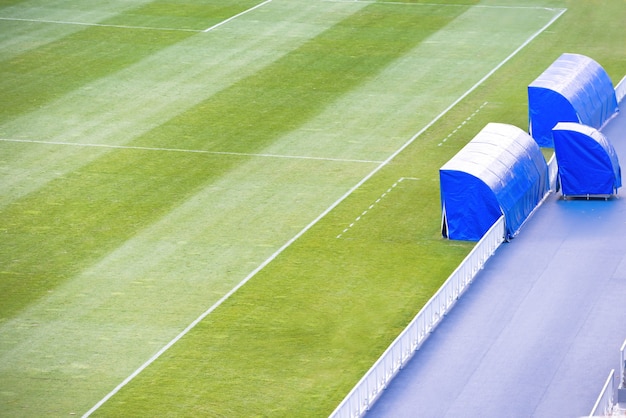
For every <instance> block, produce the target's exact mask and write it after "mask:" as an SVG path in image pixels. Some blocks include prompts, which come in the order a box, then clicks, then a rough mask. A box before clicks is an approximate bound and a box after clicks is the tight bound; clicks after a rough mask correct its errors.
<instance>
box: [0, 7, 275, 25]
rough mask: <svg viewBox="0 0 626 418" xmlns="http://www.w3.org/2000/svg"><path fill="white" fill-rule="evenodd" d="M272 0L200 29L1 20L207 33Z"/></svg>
mask: <svg viewBox="0 0 626 418" xmlns="http://www.w3.org/2000/svg"><path fill="white" fill-rule="evenodd" d="M271 1H272V0H265V1H264V2H263V3H260V4H257V5H256V6H254V7H251V8H249V9H248V10H244V11H243V12H241V13H238V14H236V15H234V16H231V17H229V18H228V19H225V20H222V21H221V22H219V23H217V24H215V25H213V26H211V27H210V28H206V29H204V30H199V29H183V28H157V27H151V26H130V25H108V24H104V23H87V22H72V21H65V20H47V19H23V18H18V17H0V20H6V21H12V22H33V23H54V24H58V25H77V26H96V27H103V28H120V29H144V30H160V31H176V32H196V33H198V32H200V33H206V32H210V31H212V30H213V29H216V28H218V27H220V26H222V25H225V24H226V23H228V22H230V21H231V20H234V19H236V18H238V17H240V16H243V15H245V14H246V13H249V12H251V11H253V10H255V9H258V8H259V7H261V6H264V5H266V4H267V3H269V2H271Z"/></svg>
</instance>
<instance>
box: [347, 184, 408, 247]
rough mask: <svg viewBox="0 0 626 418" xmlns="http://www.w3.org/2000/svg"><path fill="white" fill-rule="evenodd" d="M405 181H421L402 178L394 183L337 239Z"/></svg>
mask: <svg viewBox="0 0 626 418" xmlns="http://www.w3.org/2000/svg"><path fill="white" fill-rule="evenodd" d="M404 180H419V179H418V178H417V177H401V178H400V179H398V181H396V182H395V183H393V185H392V186H391V187H390V188H388V189H387V191H385V192H384V193H383V194H381V195H380V197H379V198H378V199H376V201H375V202H374V203H372V204H371V205H369V206H368V208H367V209H366V210H364V211H363V212H362V213H361V214H360V215H359V216H357V217H356V219H355V220H354V222H352V223H351V224H350V225H348V227H347V228H346V229H344V230H343V231H342V232H341V233H340V234H339V235H337V238H341V237H342V236H343V234H345V233H346V232H348V231H349V230H350V229H351V228H353V227H354V226H355V225H356V224H357V222H359V221H360V220H361V219H363V217H364V216H365V215H367V214H368V212H369V211H371V210H372V209H374V207H376V205H377V204H379V203H380V202H381V201H382V200H383V199H384V198H385V196H387V195H388V194H389V193H391V192H392V191H393V190H394V189H395V188H396V187H398V185H399V184H400V183H402V182H403V181H404Z"/></svg>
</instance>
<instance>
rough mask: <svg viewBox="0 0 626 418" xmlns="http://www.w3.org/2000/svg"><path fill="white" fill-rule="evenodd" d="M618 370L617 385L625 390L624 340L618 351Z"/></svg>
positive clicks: (625, 360)
mask: <svg viewBox="0 0 626 418" xmlns="http://www.w3.org/2000/svg"><path fill="white" fill-rule="evenodd" d="M619 368H620V373H619V385H620V387H621V388H626V340H624V344H622V348H620V350H619Z"/></svg>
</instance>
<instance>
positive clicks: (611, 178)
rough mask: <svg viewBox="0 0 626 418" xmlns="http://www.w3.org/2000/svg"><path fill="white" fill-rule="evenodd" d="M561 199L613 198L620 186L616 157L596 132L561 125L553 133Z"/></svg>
mask: <svg viewBox="0 0 626 418" xmlns="http://www.w3.org/2000/svg"><path fill="white" fill-rule="evenodd" d="M552 135H553V137H554V153H555V154H556V160H557V163H558V166H559V178H560V180H561V192H562V193H563V196H589V195H612V194H616V193H617V189H618V188H619V187H621V186H622V173H621V168H620V166H619V161H618V159H617V153H616V152H615V149H614V148H613V145H612V144H611V142H610V141H609V140H608V139H607V138H606V136H604V135H603V134H602V133H601V132H599V131H598V130H596V129H594V128H592V127H590V126H586V125H582V124H579V123H571V122H567V123H566V122H561V123H559V124H557V125H556V126H555V127H554V129H553V130H552Z"/></svg>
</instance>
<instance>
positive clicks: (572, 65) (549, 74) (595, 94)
mask: <svg viewBox="0 0 626 418" xmlns="http://www.w3.org/2000/svg"><path fill="white" fill-rule="evenodd" d="M617 111H618V105H617V99H616V96H615V90H614V89H613V82H612V81H611V79H610V78H609V76H608V74H607V73H606V71H604V69H603V68H602V67H601V66H600V64H598V63H597V62H595V61H594V60H593V59H591V58H589V57H586V56H584V55H579V54H563V55H561V56H560V57H559V58H558V59H557V60H556V61H555V62H554V63H552V65H550V67H548V68H547V69H546V70H545V71H544V72H543V73H542V74H541V75H540V76H539V77H538V78H537V79H536V80H534V81H533V82H532V83H531V84H530V85H529V86H528V114H529V115H528V132H530V134H531V136H532V137H533V138H535V140H536V141H537V143H538V144H539V146H542V147H552V146H553V140H552V128H553V127H554V126H555V125H556V124H557V123H559V122H578V123H582V124H584V125H587V126H591V127H592V128H596V129H600V128H601V127H602V126H603V125H604V124H605V123H606V122H607V121H608V120H609V119H610V118H611V117H612V116H614V115H615V114H616V112H617Z"/></svg>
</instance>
